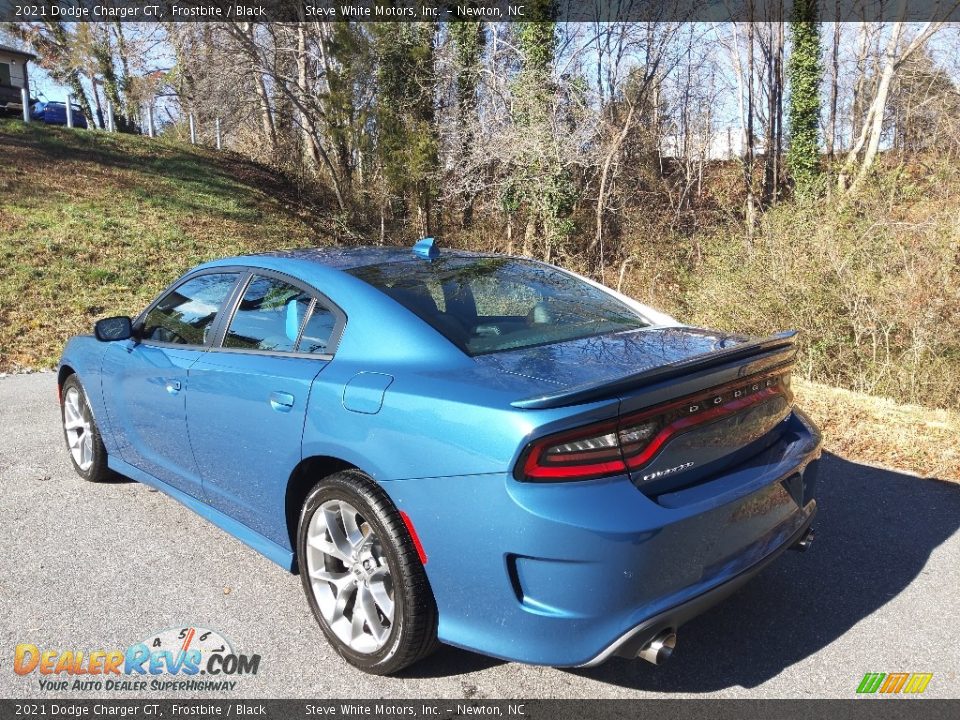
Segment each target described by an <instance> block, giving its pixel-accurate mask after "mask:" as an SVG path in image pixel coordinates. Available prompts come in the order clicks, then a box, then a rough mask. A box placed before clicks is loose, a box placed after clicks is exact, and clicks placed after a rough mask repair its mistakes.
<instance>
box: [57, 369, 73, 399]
mask: <svg viewBox="0 0 960 720" xmlns="http://www.w3.org/2000/svg"><path fill="white" fill-rule="evenodd" d="M76 374H77V371H76V370H74V369H73V368H72V367H71V366H70V365H68V364H67V363H64V364H63V365H61V366H60V369H59V370H57V394H58V396H59V393H60V389H61V388H62V387H63V384H64V383H65V382H66V381H67V378H68V377H70V376H71V375H76Z"/></svg>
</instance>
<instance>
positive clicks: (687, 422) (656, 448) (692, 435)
mask: <svg viewBox="0 0 960 720" xmlns="http://www.w3.org/2000/svg"><path fill="white" fill-rule="evenodd" d="M795 334H796V333H781V334H778V335H774V336H771V337H769V338H764V339H751V338H746V337H743V336H734V335H727V334H723V333H716V332H711V331H707V330H700V329H696V328H685V327H669V328H653V329H648V330H640V331H633V332H628V333H617V334H613V335H604V336H599V337H593V338H586V339H582V340H576V341H572V342H567V343H559V344H555V345H549V346H542V347H539V348H528V349H524V350H522V351H513V352H509V353H499V354H497V355H496V356H491V358H492V359H487V360H485V362H486V363H488V364H490V363H496V364H497V365H498V366H499V368H500V369H501V370H502V371H506V372H511V373H514V374H517V375H522V376H524V377H527V378H540V379H541V380H542V381H543V386H542V387H543V391H542V392H540V393H538V394H537V395H533V396H528V397H525V398H520V399H519V400H516V401H514V402H513V403H512V404H513V405H514V406H515V407H518V408H524V409H529V410H532V411H535V410H546V409H556V408H563V407H570V408H571V410H572V411H574V412H576V409H577V408H578V406H582V405H583V404H585V403H591V402H594V401H600V400H609V399H613V398H616V399H618V400H619V414H618V418H617V419H616V421H611V422H608V423H607V424H606V425H604V426H603V427H600V426H597V428H596V429H595V431H594V429H593V428H591V427H587V428H584V429H583V432H582V433H580V434H581V435H583V437H580V435H578V429H576V428H575V429H574V430H573V432H564V433H561V436H558V437H557V438H554V439H555V440H557V442H554V443H553V444H552V445H551V444H550V442H551V441H550V439H549V438H548V439H547V440H546V441H537V442H536V443H534V444H533V446H532V449H530V450H528V452H527V453H526V454H525V456H524V462H523V463H521V464H520V465H518V470H519V471H521V472H523V473H527V474H534V475H536V474H538V473H542V474H541V476H540V477H539V478H537V479H542V480H547V479H559V478H560V477H567V478H568V479H573V478H576V477H577V470H576V468H577V467H578V465H577V463H585V467H588V468H589V472H585V476H586V477H597V476H602V475H604V474H610V473H613V472H616V470H617V468H620V469H621V472H624V471H625V472H629V473H630V475H631V478H632V479H633V480H634V482H635V483H636V484H637V485H638V486H639V487H641V489H643V490H644V491H645V492H648V493H651V494H658V493H660V492H666V491H672V490H676V489H677V488H679V487H683V486H685V485H687V484H691V483H695V482H697V481H699V480H700V479H703V478H705V477H707V476H710V475H713V474H714V473H715V472H717V471H718V470H720V469H722V467H724V466H726V465H729V464H731V463H733V462H736V461H738V460H739V459H743V458H745V457H747V456H749V455H750V454H753V453H756V452H759V450H760V449H762V448H763V447H765V446H766V445H768V444H769V443H771V442H773V441H775V439H776V433H775V432H773V431H774V430H775V428H776V427H777V426H778V424H780V423H781V421H783V420H784V419H785V418H786V416H787V415H788V414H789V412H790V408H791V407H792V403H793V395H792V392H791V389H790V369H791V366H792V364H793V362H794V359H795V356H796V349H795V345H794V337H795ZM611 423H612V424H611ZM591 433H593V434H592V435H591ZM604 447H607V449H606V451H603V448H604ZM618 449H619V455H617V452H618ZM588 458H594V459H596V460H597V462H594V463H587V462H586V460H587V459H588ZM539 463H542V464H543V466H544V467H543V468H540V467H538V464H539ZM551 468H552V469H551ZM570 468H574V469H572V470H571V469H570ZM528 479H531V478H528Z"/></svg>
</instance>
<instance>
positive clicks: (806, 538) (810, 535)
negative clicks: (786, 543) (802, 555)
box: [790, 528, 817, 552]
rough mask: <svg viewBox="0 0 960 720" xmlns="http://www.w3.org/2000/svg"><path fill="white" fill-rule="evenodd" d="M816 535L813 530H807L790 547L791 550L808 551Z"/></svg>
mask: <svg viewBox="0 0 960 720" xmlns="http://www.w3.org/2000/svg"><path fill="white" fill-rule="evenodd" d="M816 537H817V536H816V533H814V532H813V528H810V529H808V530H807V531H806V532H805V533H804V534H803V537H802V538H800V539H799V540H797V541H796V542H795V543H794V544H793V545H792V546H791V547H790V549H791V550H796V551H797V552H806V551H807V550H809V549H810V546H811V545H813V541H814V540H815V539H816Z"/></svg>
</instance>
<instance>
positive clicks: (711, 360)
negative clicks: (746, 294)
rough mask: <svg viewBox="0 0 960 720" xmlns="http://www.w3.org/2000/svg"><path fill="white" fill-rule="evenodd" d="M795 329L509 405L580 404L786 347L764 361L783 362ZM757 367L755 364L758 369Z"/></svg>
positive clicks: (793, 348) (786, 360)
mask: <svg viewBox="0 0 960 720" xmlns="http://www.w3.org/2000/svg"><path fill="white" fill-rule="evenodd" d="M797 334H798V333H797V331H796V330H787V331H785V332H781V333H777V334H776V335H771V336H770V337H767V338H763V339H760V340H750V341H748V342H745V343H741V344H739V345H734V346H733V347H729V348H725V349H723V350H717V351H716V352H711V353H706V354H704V355H695V356H693V357H691V358H687V359H685V360H678V361H677V362H673V363H668V364H666V365H661V366H660V367H655V368H651V369H649V370H644V371H643V372H638V373H634V374H633V375H626V376H624V377H622V378H617V379H616V380H610V381H607V382H602V383H597V384H593V385H579V386H577V387H573V388H567V389H565V390H559V391H557V392H553V393H547V394H546V395H537V396H535V397H529V398H524V399H523V400H516V401H514V402H512V403H510V404H511V405H512V406H513V407H516V408H521V409H523V410H545V409H547V408H558V407H565V406H567V405H580V404H582V403H588V402H592V401H594V400H602V399H603V398H609V397H610V396H611V395H619V394H621V393H624V392H627V391H632V390H636V389H637V388H639V387H644V386H646V385H653V384H654V383H658V382H662V381H664V380H669V379H670V378H674V377H677V376H679V375H688V374H690V373H692V372H696V371H698V370H705V369H707V368H711V367H715V366H717V365H723V364H725V363H730V362H737V361H739V360H746V359H748V358H751V357H754V356H758V355H768V356H769V355H777V356H779V355H781V353H780V352H777V351H781V350H788V351H790V352H789V355H788V356H787V355H784V356H783V357H778V358H776V359H775V360H774V361H773V362H771V363H769V364H767V367H773V366H775V365H783V364H786V363H789V362H792V361H793V359H794V357H795V356H796V337H797ZM759 369H760V368H757V370H759Z"/></svg>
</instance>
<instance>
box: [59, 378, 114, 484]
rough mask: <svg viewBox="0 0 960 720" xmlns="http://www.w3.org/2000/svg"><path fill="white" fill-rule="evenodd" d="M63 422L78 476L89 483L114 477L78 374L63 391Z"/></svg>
mask: <svg viewBox="0 0 960 720" xmlns="http://www.w3.org/2000/svg"><path fill="white" fill-rule="evenodd" d="M60 419H61V420H62V421H63V437H64V440H66V442H67V451H68V453H69V454H70V462H71V463H73V469H74V470H76V471H77V475H79V476H80V477H82V478H83V479H84V480H87V481H89V482H103V481H104V480H106V479H107V478H108V477H110V470H109V468H108V467H107V449H106V448H105V447H104V445H103V440H102V439H101V438H100V429H99V428H98V427H97V423H96V420H94V418H93V412H92V411H91V410H90V404H89V403H88V402H87V394H86V393H85V392H84V390H83V385H81V384H80V380H79V379H78V378H77V376H76V375H71V376H70V377H68V378H67V379H66V380H65V381H64V383H63V386H62V387H61V388H60Z"/></svg>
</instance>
